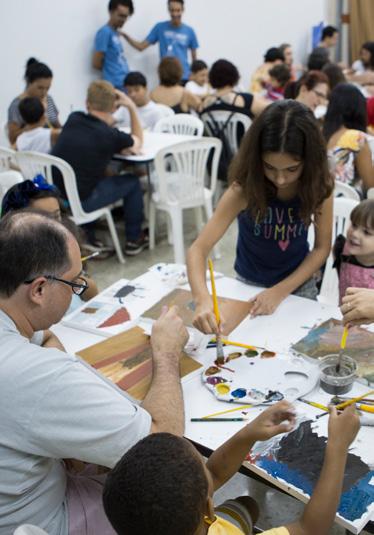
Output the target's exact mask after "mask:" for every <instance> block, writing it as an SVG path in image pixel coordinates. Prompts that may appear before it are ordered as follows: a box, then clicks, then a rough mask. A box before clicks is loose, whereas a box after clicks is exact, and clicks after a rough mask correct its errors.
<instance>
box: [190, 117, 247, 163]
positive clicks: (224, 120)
mask: <svg viewBox="0 0 374 535" xmlns="http://www.w3.org/2000/svg"><path fill="white" fill-rule="evenodd" d="M200 117H201V120H202V121H203V123H204V126H205V129H206V131H207V134H208V135H209V136H213V137H214V136H217V133H216V131H217V127H218V128H219V129H220V130H222V131H223V134H224V135H225V137H226V139H227V141H228V143H229V145H230V149H231V152H232V154H235V153H236V152H238V149H239V145H240V141H241V138H242V137H243V134H244V133H245V132H246V131H247V130H248V128H249V127H250V126H251V124H252V121H251V119H250V118H249V117H248V116H247V115H244V113H239V112H235V113H232V112H231V111H226V110H214V111H206V112H203V113H202V114H201V115H200ZM217 137H220V136H217Z"/></svg>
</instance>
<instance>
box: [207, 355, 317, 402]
mask: <svg viewBox="0 0 374 535" xmlns="http://www.w3.org/2000/svg"><path fill="white" fill-rule="evenodd" d="M212 359H213V355H212ZM226 363H227V364H226ZM201 378H202V381H203V383H204V385H205V386H206V388H207V389H208V390H209V391H210V392H211V393H212V394H213V395H214V396H215V397H216V398H217V399H218V400H219V401H225V402H228V403H238V404H240V405H242V404H244V403H246V404H248V405H261V404H263V403H276V402H277V401H281V400H282V399H286V400H288V401H290V402H293V401H295V400H296V399H298V398H299V397H303V396H306V395H307V394H308V393H309V392H311V390H313V388H314V387H315V386H316V384H317V383H318V380H319V370H318V367H317V366H315V364H314V363H310V362H307V361H306V360H305V359H303V358H301V357H296V356H293V357H290V356H289V355H287V354H284V355H282V354H275V353H274V352H270V351H262V352H260V351H256V350H252V349H247V350H246V351H245V352H239V351H236V352H234V353H228V350H227V348H225V365H224V366H221V365H217V364H216V363H215V362H214V361H212V364H211V365H210V366H206V367H205V368H204V369H203V370H202V376H201Z"/></svg>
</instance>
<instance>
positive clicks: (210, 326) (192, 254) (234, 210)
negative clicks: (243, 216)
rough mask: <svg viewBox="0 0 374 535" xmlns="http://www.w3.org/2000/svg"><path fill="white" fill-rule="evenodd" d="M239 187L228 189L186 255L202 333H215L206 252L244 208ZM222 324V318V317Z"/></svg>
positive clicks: (215, 325) (196, 314)
mask: <svg viewBox="0 0 374 535" xmlns="http://www.w3.org/2000/svg"><path fill="white" fill-rule="evenodd" d="M241 191H242V190H241V188H240V186H238V185H232V186H230V187H229V188H228V189H227V191H226V192H225V194H224V195H223V196H222V198H221V200H220V202H219V203H218V205H217V208H216V210H215V212H214V214H213V216H212V218H211V219H210V220H209V221H208V223H207V224H206V225H205V227H204V229H203V230H202V232H201V233H200V234H199V236H198V238H197V239H196V240H195V241H194V243H193V244H192V245H191V247H190V249H189V250H188V253H187V270H188V280H189V283H190V285H191V289H192V295H193V297H194V300H195V303H196V310H195V316H194V322H193V323H194V326H195V327H196V328H197V329H199V330H200V331H202V332H204V333H216V332H217V330H218V326H217V322H216V319H215V316H214V312H213V302H212V298H211V296H210V294H209V292H208V288H207V285H206V279H205V272H206V261H207V258H208V255H209V252H210V251H211V249H212V248H213V247H214V245H215V244H216V243H217V242H218V241H219V240H220V238H221V237H222V236H223V235H224V233H225V232H226V230H227V229H228V227H229V226H230V224H231V223H232V222H233V220H234V219H235V217H236V216H237V215H238V214H239V212H240V211H241V210H244V208H245V202H243V198H242V197H243V196H242V194H241ZM221 322H222V324H224V318H223V317H221Z"/></svg>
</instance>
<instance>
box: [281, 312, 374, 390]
mask: <svg viewBox="0 0 374 535" xmlns="http://www.w3.org/2000/svg"><path fill="white" fill-rule="evenodd" d="M342 332H343V325H342V322H341V321H339V320H336V319H333V318H331V319H329V320H327V321H325V322H323V323H321V324H320V325H317V326H316V327H313V328H312V329H311V330H310V331H309V332H308V334H307V335H306V336H305V337H304V338H302V339H301V340H299V341H298V342H297V343H296V344H294V345H293V346H291V350H292V351H293V352H295V353H297V354H301V355H306V356H308V357H311V358H315V359H318V358H321V357H325V356H326V355H330V354H332V353H338V351H339V347H340V340H341V337H342ZM344 354H345V355H349V356H350V357H352V358H354V359H355V361H356V362H357V365H358V371H357V373H358V375H359V376H360V377H362V378H364V379H366V380H367V381H368V382H369V383H372V382H374V333H372V332H370V331H368V330H366V329H363V328H362V327H358V326H355V327H352V328H350V329H349V334H348V338H347V345H346V348H345V350H344Z"/></svg>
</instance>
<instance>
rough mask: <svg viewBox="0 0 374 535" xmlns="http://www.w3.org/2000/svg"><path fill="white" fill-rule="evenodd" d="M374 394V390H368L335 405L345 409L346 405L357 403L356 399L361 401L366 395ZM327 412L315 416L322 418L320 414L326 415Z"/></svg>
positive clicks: (338, 408) (339, 408)
mask: <svg viewBox="0 0 374 535" xmlns="http://www.w3.org/2000/svg"><path fill="white" fill-rule="evenodd" d="M372 394H374V390H369V392H365V394H363V395H362V396H358V397H357V398H352V399H348V400H347V401H344V402H343V403H339V405H336V408H337V410H341V409H345V408H346V407H349V405H352V404H353V403H357V401H361V400H362V399H364V398H366V396H371V395H372ZM328 413H329V412H328V411H327V412H324V413H323V414H319V415H318V416H317V417H316V418H322V416H326V414H328Z"/></svg>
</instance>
